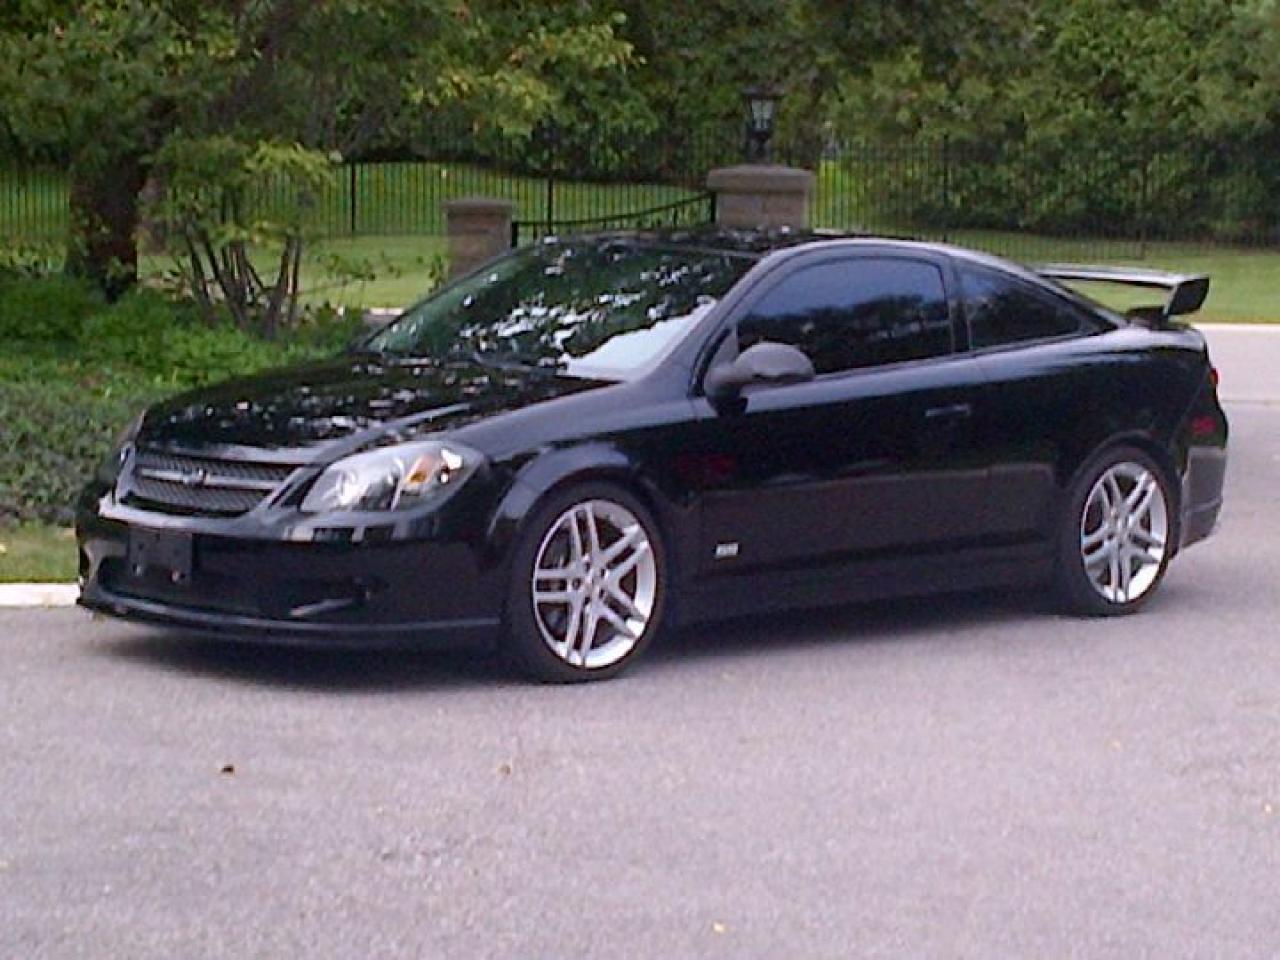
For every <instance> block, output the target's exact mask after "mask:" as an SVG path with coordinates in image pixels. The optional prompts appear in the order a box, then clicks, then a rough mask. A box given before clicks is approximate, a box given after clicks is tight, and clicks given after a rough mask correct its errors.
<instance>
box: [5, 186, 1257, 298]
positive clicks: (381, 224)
mask: <svg viewBox="0 0 1280 960" xmlns="http://www.w3.org/2000/svg"><path fill="white" fill-rule="evenodd" d="M838 172H839V171H835V170H834V168H830V169H828V168H827V167H824V170H823V171H822V175H820V177H819V179H818V190H817V195H816V196H815V197H814V200H813V203H812V205H811V208H812V210H811V212H812V220H813V223H814V224H815V225H816V226H820V227H840V228H848V227H850V226H851V225H853V224H855V223H857V222H858V213H859V211H858V210H857V209H855V207H857V206H858V203H859V202H860V201H859V200H858V198H857V197H856V196H855V195H854V194H852V193H850V192H849V179H848V178H847V176H844V175H843V174H842V175H840V176H836V175H835V174H836V173H838ZM546 194H547V187H546V181H545V180H543V179H542V178H539V177H529V176H521V175H516V174H512V173H509V172H505V171H500V170H494V169H490V168H484V167H479V166H475V165H468V164H457V163H452V164H445V163H426V162H422V163H387V164H376V165H373V164H370V165H361V166H359V167H357V168H356V170H355V176H354V180H353V179H352V178H351V175H350V172H349V171H348V170H347V169H345V168H344V169H343V170H341V171H339V172H338V173H337V175H336V176H335V177H334V178H333V182H332V184H331V185H330V187H329V189H327V190H326V191H325V192H324V194H323V195H322V196H321V197H320V198H318V200H317V201H316V202H315V203H314V204H313V205H312V206H311V207H310V212H309V214H308V222H309V226H310V229H311V230H312V232H313V233H314V234H315V236H316V237H317V238H319V239H317V240H315V241H313V242H312V243H311V244H310V246H309V248H308V251H307V258H306V262H305V265H304V273H303V286H304V289H305V290H306V293H305V298H306V299H307V300H308V301H310V302H328V303H332V304H335V305H340V306H352V307H369V306H378V307H387V306H390V307H394V306H404V305H407V304H409V303H411V302H413V301H414V300H415V299H417V298H418V297H420V296H421V295H422V294H423V293H425V292H426V291H427V290H429V289H430V287H431V286H432V272H431V270H430V264H431V262H432V260H433V259H434V258H436V257H438V256H442V255H443V254H444V252H445V244H444V239H443V234H444V220H443V208H442V205H443V203H444V201H445V200H448V199H450V198H453V197H460V196H473V195H482V196H491V197H503V198H506V199H510V200H513V201H515V203H516V205H517V214H516V215H517V217H521V216H523V217H525V218H526V219H536V218H540V217H542V216H544V215H545V210H546V202H547V200H546ZM694 195H696V191H693V190H690V189H687V188H684V187H679V186H672V185H666V184H654V183H641V184H617V183H612V184H602V183H586V182H577V183H564V182H561V183H558V184H557V185H556V187H555V191H554V197H553V205H554V211H553V213H554V216H555V217H556V218H564V219H574V218H584V217H598V216H605V215H617V214H620V213H625V212H628V211H636V210H641V209H645V208H648V207H653V206H658V205H661V204H666V203H672V202H674V201H677V200H682V199H687V198H689V197H691V196H694ZM289 200H290V198H289V197H287V196H286V195H284V194H281V193H279V192H273V191H272V189H271V188H270V186H269V185H267V186H265V187H264V188H262V189H261V190H260V191H259V196H258V198H257V201H256V204H257V207H258V208H259V210H260V212H261V213H263V214H270V213H271V212H272V211H273V210H274V209H276V208H278V207H279V206H281V205H282V204H284V203H286V202H289ZM65 208H66V183H65V177H63V176H62V174H60V173H59V172H57V171H37V172H32V173H27V174H23V175H21V176H19V175H17V174H14V173H13V172H11V171H10V172H6V171H3V170H0V244H5V243H6V242H7V243H8V244H9V245H11V246H12V245H19V244H24V243H27V244H29V243H45V244H51V243H52V244H56V243H58V242H59V241H60V238H62V237H63V236H64V234H65V230H66V209H65ZM353 213H354V219H353ZM353 224H354V227H355V233H354V235H353V234H352V226H353ZM864 226H866V227H868V228H872V229H877V230H880V231H883V232H886V233H891V234H892V233H909V232H910V231H906V230H895V229H894V228H893V227H892V226H891V225H889V224H886V223H874V224H864ZM939 238H940V237H939ZM946 239H947V240H949V241H951V242H954V243H958V244H961V245H967V246H974V247H977V248H980V249H984V250H989V251H991V252H993V253H998V254H1001V255H1004V256H1009V257H1011V258H1013V259H1015V260H1020V261H1022V262H1025V263H1039V262H1047V261H1068V262H1076V263H1095V262H1103V263H1133V264H1135V265H1139V266H1149V267H1156V268H1161V269H1167V270H1179V271H1188V272H1190V271H1195V272H1199V271H1204V272H1207V273H1209V274H1210V275H1211V276H1212V277H1213V286H1212V288H1211V292H1210V295H1209V301H1208V303H1207V304H1206V306H1205V309H1204V312H1203V313H1202V314H1201V317H1202V318H1203V319H1204V320H1209V321H1230V322H1276V321H1280V250H1274V249H1261V248H1232V247H1225V246H1213V245H1201V244H1179V243H1151V244H1146V245H1139V244H1138V243H1137V242H1136V241H1134V240H1116V239H1098V238H1085V239H1063V238H1057V237H1043V236H1035V235H1030V234H1022V233H1012V232H999V231H974V230H969V231H951V232H948V233H947V235H946ZM335 255H336V256H339V257H343V258H345V259H347V260H349V261H358V262H363V263H365V264H367V265H368V266H369V267H370V268H371V269H372V270H373V272H375V273H376V274H377V276H376V279H374V280H371V281H363V282H358V283H341V282H340V277H339V276H338V275H337V274H335V273H334V271H333V270H332V269H331V262H330V261H331V259H332V257H333V256H335ZM262 258H263V262H262V265H263V267H264V268H266V267H268V265H269V263H270V253H269V252H266V251H264V252H263V253H262ZM143 266H144V271H146V272H150V273H152V274H155V273H158V272H161V271H163V270H165V269H167V264H166V261H165V260H163V259H162V258H148V259H147V261H146V262H145V263H144V265H143Z"/></svg>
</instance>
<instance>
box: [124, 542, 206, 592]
mask: <svg viewBox="0 0 1280 960" xmlns="http://www.w3.org/2000/svg"><path fill="white" fill-rule="evenodd" d="M194 555H195V548H194V546H193V544H192V538H191V534H189V533H178V532H175V531H172V530H145V529H138V528H135V529H133V530H130V531H129V569H130V570H132V571H133V572H134V574H135V575H138V576H142V575H144V574H146V573H147V571H149V570H157V571H160V572H162V573H164V574H166V575H168V577H169V579H171V580H172V581H173V582H174V583H185V582H186V581H188V580H190V579H191V568H192V565H193V563H192V561H193V558H194Z"/></svg>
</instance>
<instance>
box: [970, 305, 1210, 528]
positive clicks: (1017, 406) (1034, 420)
mask: <svg viewBox="0 0 1280 960" xmlns="http://www.w3.org/2000/svg"><path fill="white" fill-rule="evenodd" d="M979 362H980V363H981V364H982V367H983V369H984V371H985V373H986V376H987V380H988V386H987V395H986V397H985V398H984V403H983V404H982V409H981V411H980V420H979V424H978V426H979V437H980V441H979V442H981V443H983V444H985V445H986V447H987V450H988V453H989V455H990V462H991V464H992V472H991V485H990V496H989V499H988V505H987V514H988V516H987V529H988V530H989V531H991V536H992V538H993V539H996V540H998V541H1002V542H1017V541H1024V540H1032V539H1035V540H1045V541H1048V539H1049V538H1050V537H1051V535H1052V531H1053V530H1054V529H1055V526H1056V519H1057V516H1056V509H1057V507H1058V505H1059V504H1060V503H1061V501H1062V500H1063V495H1064V493H1065V492H1066V490H1067V489H1069V487H1070V484H1071V482H1072V480H1073V478H1074V477H1075V475H1076V474H1077V472H1078V471H1079V470H1080V469H1081V467H1082V466H1084V464H1085V463H1086V462H1087V461H1088V460H1089V459H1090V458H1091V457H1092V456H1093V455H1094V454H1095V453H1097V452H1098V451H1099V450H1101V449H1102V448H1103V447H1105V446H1107V445H1111V444H1118V443H1131V444H1135V445H1137V446H1139V447H1142V448H1143V449H1145V450H1146V451H1147V452H1148V453H1150V454H1151V455H1152V456H1153V457H1155V458H1156V459H1157V461H1158V462H1160V463H1161V465H1162V466H1164V467H1165V468H1166V470H1168V471H1169V473H1170V478H1169V479H1170V480H1171V482H1172V484H1173V486H1174V488H1175V489H1177V488H1178V487H1179V485H1180V481H1181V477H1182V476H1183V474H1184V472H1185V469H1186V448H1185V444H1183V443H1181V442H1180V441H1179V437H1180V436H1181V428H1182V425H1183V423H1184V422H1185V420H1186V417H1187V413H1188V410H1189V408H1190V406H1191V404H1192V402H1193V400H1194V399H1195V397H1196V396H1197V394H1198V393H1199V391H1200V389H1201V386H1202V384H1203V383H1204V381H1205V378H1206V371H1207V357H1206V354H1205V352H1204V342H1203V339H1202V338H1201V337H1200V335H1199V334H1198V333H1196V332H1195V331H1192V330H1188V329H1181V330H1169V331H1152V330H1147V329H1145V328H1140V327H1123V328H1120V329H1116V330H1111V331H1107V332H1104V333H1099V334H1096V335H1093V336H1088V337H1083V338H1077V339H1072V340H1065V341H1058V342H1053V343H1044V344H1039V345H1032V346H1024V347H1013V348H1009V349H1004V350H999V351H990V352H987V353H984V354H982V355H981V356H980V357H979Z"/></svg>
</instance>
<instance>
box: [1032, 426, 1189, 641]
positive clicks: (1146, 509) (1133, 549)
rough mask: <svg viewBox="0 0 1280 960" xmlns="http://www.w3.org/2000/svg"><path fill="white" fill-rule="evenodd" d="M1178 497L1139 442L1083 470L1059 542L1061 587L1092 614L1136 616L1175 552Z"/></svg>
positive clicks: (1078, 608) (1068, 601)
mask: <svg viewBox="0 0 1280 960" xmlns="http://www.w3.org/2000/svg"><path fill="white" fill-rule="evenodd" d="M1174 518H1175V514H1174V499H1173V497H1172V496H1171V494H1170V489H1169V484H1168V481H1167V480H1166V479H1165V474H1164V471H1163V470H1161V469H1160V467H1159V465H1158V464H1156V463H1155V461H1154V460H1152V459H1151V458H1150V457H1149V456H1147V454H1145V453H1144V452H1142V451H1141V450H1139V449H1137V448H1135V447H1116V448H1114V449H1112V450H1108V451H1105V452H1104V453H1103V454H1102V455H1101V456H1099V457H1097V458H1096V459H1095V460H1094V461H1093V462H1092V463H1091V464H1090V466H1089V467H1088V468H1086V469H1085V470H1084V471H1082V473H1081V475H1080V477H1079V478H1078V479H1077V481H1076V483H1075V485H1074V487H1073V488H1072V491H1071V494H1070V495H1069V497H1068V502H1067V508H1066V510H1065V511H1064V514H1063V519H1062V524H1061V529H1060V532H1059V539H1058V556H1057V588H1058V593H1059V596H1060V597H1061V598H1062V600H1063V602H1064V604H1065V605H1066V607H1067V608H1068V609H1069V610H1071V611H1073V612H1076V613H1081V614H1086V615H1090V616H1114V615H1117V614H1125V613H1132V612H1133V611H1135V610H1137V609H1138V608H1139V607H1141V606H1142V605H1143V604H1144V603H1146V601H1147V600H1148V598H1150V596H1151V595H1152V594H1153V593H1154V592H1155V590H1156V588H1157V587H1158V586H1159V585H1160V581H1161V580H1162V579H1163V578H1164V574H1165V570H1166V569H1167V568H1168V565H1169V558H1170V556H1171V555H1172V552H1173V551H1172V547H1173V536H1174V532H1175V523H1174Z"/></svg>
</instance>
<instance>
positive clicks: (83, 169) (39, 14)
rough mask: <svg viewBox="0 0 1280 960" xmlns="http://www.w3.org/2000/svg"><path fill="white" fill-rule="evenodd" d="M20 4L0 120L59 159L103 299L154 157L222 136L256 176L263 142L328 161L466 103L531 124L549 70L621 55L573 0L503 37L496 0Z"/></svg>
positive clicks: (124, 256) (615, 62)
mask: <svg viewBox="0 0 1280 960" xmlns="http://www.w3.org/2000/svg"><path fill="white" fill-rule="evenodd" d="M23 3H24V6H23V7H22V8H21V11H20V13H21V15H19V14H18V13H15V14H13V15H12V16H11V17H10V19H9V20H8V21H7V22H6V21H0V29H3V30H4V32H3V34H0V105H2V106H0V114H2V115H3V119H4V122H5V123H6V125H7V126H8V127H9V129H10V130H11V131H12V133H13V135H14V136H15V137H16V138H17V140H18V141H19V142H20V143H22V144H23V145H25V146H26V147H28V148H45V149H54V150H58V151H60V152H62V153H63V154H65V156H66V157H67V158H68V160H69V164H70V169H71V203H72V224H73V236H72V239H71V241H70V246H69V250H68V258H67V264H68V269H69V270H71V271H73V272H76V273H80V274H83V275H85V276H87V277H89V278H91V279H92V280H93V281H95V282H96V283H98V284H99V285H100V286H102V287H103V289H105V290H106V291H107V292H108V293H110V294H113V295H114V294H118V293H119V292H120V291H121V290H123V289H124V288H125V287H127V286H128V285H129V284H131V283H133V282H134V281H135V280H136V277H137V244H136V234H137V226H138V213H139V205H138V195H139V192H140V191H141V189H142V186H143V184H144V183H145V182H146V180H147V178H148V176H149V175H150V174H151V172H152V168H153V166H154V165H155V164H156V163H157V162H161V163H162V164H163V165H164V167H165V170H164V172H165V174H166V176H168V177H170V178H177V179H182V178H183V176H184V174H183V171H182V170H181V169H179V168H178V167H175V164H181V163H187V164H195V165H196V166H199V167H201V168H202V169H205V170H206V171H207V170H209V169H210V166H211V165H210V164H208V163H207V162H200V161H199V160H198V158H199V157H200V156H201V151H200V147H201V145H206V146H210V147H211V148H214V149H215V150H228V149H229V147H228V144H229V143H232V142H234V143H236V144H239V147H240V149H239V150H238V151H231V152H233V153H235V154H236V155H237V156H239V157H240V158H241V159H242V160H243V161H244V163H246V164H249V166H250V167H252V168H253V171H256V172H262V170H263V167H262V163H263V162H265V158H267V157H269V156H274V157H275V158H276V159H278V160H279V159H282V158H283V159H284V160H285V161H286V166H288V165H289V161H288V158H289V157H290V154H289V153H288V151H287V150H285V151H284V152H283V153H281V152H276V153H274V154H273V153H272V152H271V151H269V150H263V149H261V148H262V147H264V145H273V144H274V145H277V146H279V147H282V148H287V147H289V146H290V145H296V146H297V147H299V148H301V149H303V150H306V151H311V153H312V155H313V159H314V158H323V157H341V156H343V155H347V154H350V153H352V152H355V151H359V150H360V149H361V148H362V147H364V146H366V145H369V144H371V143H375V142H377V141H379V140H380V139H381V140H384V141H385V140H388V139H405V138H407V137H409V136H411V134H412V131H413V129H414V128H415V125H417V124H418V123H420V122H421V118H422V117H423V116H424V115H426V114H428V113H430V112H431V111H433V110H439V109H442V108H444V107H445V106H447V105H449V104H451V103H455V102H457V101H460V100H468V99H471V100H474V101H476V102H483V103H484V104H485V105H486V107H487V108H488V114H489V116H491V117H493V118H494V122H496V123H498V124H500V125H505V126H516V127H518V126H520V125H522V124H523V125H531V124H532V123H534V122H536V120H537V118H538V117H539V116H541V115H542V114H545V113H546V112H547V111H548V110H549V109H551V107H552V106H553V105H554V103H555V102H556V98H557V96H558V94H559V87H558V86H557V84H562V83H563V82H564V78H566V77H570V76H573V77H581V76H584V75H589V74H590V73H592V72H593V71H609V70H619V69H624V68H625V66H626V64H627V60H628V57H629V46H628V45H627V44H626V43H625V42H624V41H622V40H620V39H619V38H618V37H617V36H616V35H615V32H614V27H615V23H616V21H615V20H614V19H613V18H612V17H610V16H599V15H597V14H596V13H595V12H594V11H593V9H592V7H591V5H590V4H546V5H543V4H532V3H530V4H529V5H528V6H527V8H526V9H525V10H524V11H523V14H522V17H521V19H520V20H519V30H518V31H517V30H513V29H512V28H511V27H510V26H509V25H508V21H507V19H506V18H505V17H504V16H502V13H503V11H502V10H501V5H499V4H496V3H483V2H476V3H471V2H467V0H212V2H202V0H45V2H41V0H23ZM335 38H340V42H335ZM215 145H216V146H215ZM252 158H256V159H252ZM295 159H296V158H295ZM205 160H206V161H207V160H208V157H207V156H206V157H205ZM244 172H245V169H244V168H237V169H236V170H234V171H229V175H230V176H231V177H232V179H235V178H236V177H238V176H240V175H241V174H243V173H244ZM206 212H207V209H206ZM187 213H188V214H193V213H194V208H193V207H191V206H190V205H188V207H187ZM206 235H208V233H207V231H206Z"/></svg>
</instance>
